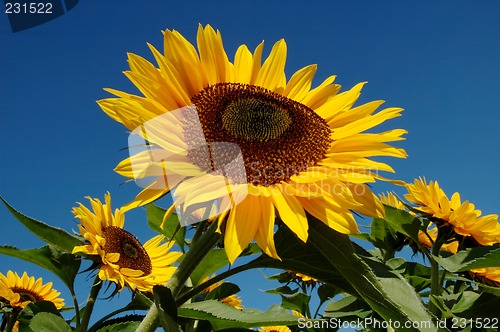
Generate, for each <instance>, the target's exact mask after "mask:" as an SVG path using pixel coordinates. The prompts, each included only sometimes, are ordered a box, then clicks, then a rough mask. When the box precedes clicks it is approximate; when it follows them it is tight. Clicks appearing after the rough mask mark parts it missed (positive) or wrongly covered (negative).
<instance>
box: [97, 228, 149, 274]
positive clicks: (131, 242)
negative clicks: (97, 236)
mask: <svg viewBox="0 0 500 332" xmlns="http://www.w3.org/2000/svg"><path fill="white" fill-rule="evenodd" d="M102 234H103V237H104V239H105V240H106V243H105V245H104V248H103V249H104V251H105V252H106V253H119V254H120V259H119V260H118V262H116V264H117V265H118V266H120V268H129V269H133V270H140V271H142V272H143V273H144V275H148V274H151V272H152V271H153V266H152V264H151V259H150V258H149V255H148V253H147V252H146V249H144V247H143V246H142V245H141V243H140V242H139V241H138V240H137V239H136V237H135V236H133V235H132V234H130V233H129V232H127V231H126V230H124V229H122V228H120V227H116V226H108V227H105V228H104V229H103V231H102Z"/></svg>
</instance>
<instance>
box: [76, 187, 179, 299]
mask: <svg viewBox="0 0 500 332" xmlns="http://www.w3.org/2000/svg"><path fill="white" fill-rule="evenodd" d="M87 198H88V199H89V201H90V204H91V206H92V211H91V210H89V209H88V208H87V207H85V206H84V205H82V204H81V203H80V206H79V207H75V208H73V214H74V215H75V217H76V218H77V219H79V220H80V222H81V224H78V228H79V230H80V233H81V234H82V236H83V237H84V238H85V240H87V242H88V243H87V244H85V245H82V246H76V247H75V248H73V253H81V254H84V255H87V256H90V257H91V258H92V259H93V260H94V261H97V262H98V264H99V274H98V275H99V278H100V279H101V280H109V281H112V282H115V283H116V284H117V285H119V286H120V288H119V290H120V291H121V290H123V288H124V286H128V287H130V288H131V289H132V290H136V289H137V290H139V291H152V288H153V286H154V285H164V284H166V283H167V281H168V280H169V279H170V277H171V276H172V274H173V273H174V272H175V269H176V268H175V267H174V266H172V264H174V263H175V262H176V261H177V259H178V258H179V257H180V256H181V255H182V254H181V253H180V252H169V250H170V249H171V248H172V246H173V242H172V243H170V244H168V243H162V242H163V240H164V237H163V236H162V235H158V236H155V237H153V238H152V239H150V240H149V241H147V242H146V243H145V244H144V245H141V243H140V242H139V241H138V240H137V238H136V237H135V236H133V235H132V234H131V233H129V232H127V231H126V230H124V229H123V225H124V222H125V216H124V214H123V212H122V211H121V210H120V209H116V210H115V211H114V212H113V211H112V208H111V196H110V194H109V193H108V194H106V195H105V197H104V199H105V203H104V204H103V203H101V201H100V200H98V199H91V198H90V197H87Z"/></svg>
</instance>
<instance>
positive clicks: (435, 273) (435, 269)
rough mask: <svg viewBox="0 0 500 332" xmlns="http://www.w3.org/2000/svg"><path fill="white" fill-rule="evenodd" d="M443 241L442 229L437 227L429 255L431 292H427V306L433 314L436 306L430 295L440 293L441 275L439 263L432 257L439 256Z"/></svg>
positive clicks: (436, 309)
mask: <svg viewBox="0 0 500 332" xmlns="http://www.w3.org/2000/svg"><path fill="white" fill-rule="evenodd" d="M445 242H446V239H445V238H444V234H443V229H442V228H438V234H437V238H436V241H434V243H433V244H432V247H431V257H430V264H431V292H430V294H429V304H428V308H429V311H430V312H431V313H432V314H434V315H436V314H437V311H438V308H437V307H436V305H435V304H434V302H432V300H431V299H430V297H432V296H433V295H434V296H438V295H439V294H441V290H442V279H441V276H440V273H439V263H438V262H437V261H436V259H435V258H434V257H437V256H439V252H440V250H441V247H442V246H443V244H444V243H445Z"/></svg>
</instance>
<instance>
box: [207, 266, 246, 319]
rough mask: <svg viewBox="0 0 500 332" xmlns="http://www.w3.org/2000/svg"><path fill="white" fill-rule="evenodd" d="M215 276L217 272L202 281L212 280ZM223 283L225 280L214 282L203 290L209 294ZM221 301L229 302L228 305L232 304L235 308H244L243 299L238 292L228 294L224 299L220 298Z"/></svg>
mask: <svg viewBox="0 0 500 332" xmlns="http://www.w3.org/2000/svg"><path fill="white" fill-rule="evenodd" d="M213 277H215V274H214V275H212V276H211V277H206V278H205V279H203V280H202V283H203V282H206V281H208V280H210V279H211V278H213ZM223 283H224V281H223V280H221V281H218V282H216V283H213V284H212V285H210V286H208V287H207V288H205V289H204V290H203V292H204V293H206V294H209V293H210V292H211V291H213V290H215V289H216V288H217V287H219V286H221V285H222V284H223ZM219 301H220V302H222V303H224V304H227V305H229V306H231V307H233V308H235V309H238V310H241V309H243V305H242V304H241V303H242V302H243V301H242V300H241V298H240V297H239V296H238V295H236V294H232V295H229V296H226V297H224V298H222V299H219Z"/></svg>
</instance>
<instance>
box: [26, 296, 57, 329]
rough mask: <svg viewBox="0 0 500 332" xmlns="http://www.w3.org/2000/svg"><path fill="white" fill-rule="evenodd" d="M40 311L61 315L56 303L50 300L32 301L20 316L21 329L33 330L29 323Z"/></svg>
mask: <svg viewBox="0 0 500 332" xmlns="http://www.w3.org/2000/svg"><path fill="white" fill-rule="evenodd" d="M40 312H48V313H52V314H54V315H56V316H61V315H60V313H59V311H58V310H57V308H56V306H55V305H54V303H52V302H50V301H37V302H31V303H28V305H26V307H24V309H23V310H22V311H21V313H20V314H19V316H18V321H19V330H20V331H32V330H31V329H30V327H29V324H30V322H31V320H32V319H33V317H34V316H35V315H36V314H38V313H40Z"/></svg>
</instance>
